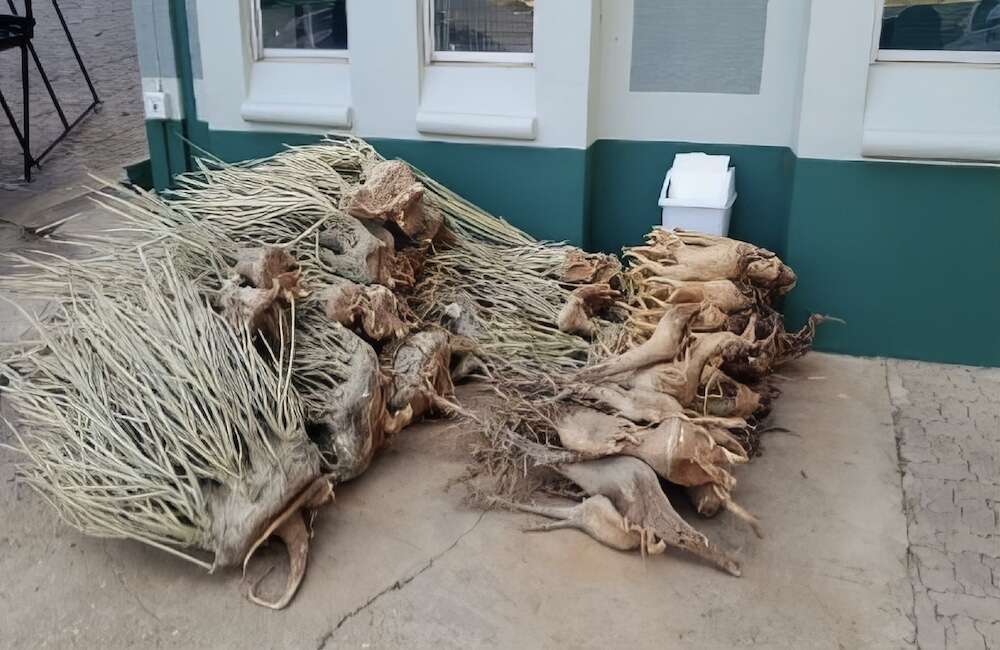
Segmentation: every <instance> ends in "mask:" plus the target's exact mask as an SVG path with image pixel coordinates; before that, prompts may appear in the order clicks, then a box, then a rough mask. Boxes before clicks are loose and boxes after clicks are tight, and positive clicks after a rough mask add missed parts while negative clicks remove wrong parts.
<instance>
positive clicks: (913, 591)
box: [882, 359, 920, 650]
mask: <svg viewBox="0 0 1000 650" xmlns="http://www.w3.org/2000/svg"><path fill="white" fill-rule="evenodd" d="M890 363H891V362H890V361H889V360H888V359H884V360H883V361H882V367H883V368H884V369H885V391H886V396H887V398H888V400H889V416H890V418H891V419H892V432H893V435H894V436H895V438H896V471H897V472H898V473H899V494H900V505H901V506H902V508H903V518H904V519H905V520H906V573H907V576H908V577H909V578H910V611H909V612H908V613H907V614H906V617H907V618H908V619H910V623H912V624H913V638H912V639H907V641H910V642H911V643H913V645H914V646H915V647H916V648H917V650H920V630H919V627H918V623H917V618H918V617H917V586H916V584H915V583H914V580H913V572H914V571H915V570H916V566H915V564H914V562H915V559H916V558H914V557H913V544H912V542H911V541H910V517H911V515H912V513H911V512H910V508H909V507H907V501H906V488H905V486H904V485H903V482H904V479H905V476H906V461H905V460H904V459H903V449H902V447H903V429H902V426H901V425H900V421H899V420H900V416H901V414H902V405H901V404H898V403H897V402H898V401H899V400H900V395H899V392H898V391H899V389H902V390H904V391H905V388H904V387H903V383H902V382H903V378H902V377H895V378H896V379H898V380H899V386H898V387H894V386H893V385H892V380H893V376H892V375H893V369H892V368H891V367H890Z"/></svg>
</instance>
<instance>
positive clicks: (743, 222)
mask: <svg viewBox="0 0 1000 650" xmlns="http://www.w3.org/2000/svg"><path fill="white" fill-rule="evenodd" d="M188 133H189V134H190V137H191V139H192V141H193V144H194V145H195V147H201V148H203V149H205V150H206V151H208V152H211V153H212V154H213V155H215V156H218V157H220V158H222V159H224V160H228V161H236V160H245V159H248V158H259V157H263V156H267V155H270V154H273V153H274V152H276V151H279V150H280V149H281V148H282V146H283V145H286V144H287V145H297V144H306V143H310V142H315V141H316V140H317V139H318V136H315V135H304V134H288V133H262V132H235V131H211V130H209V129H208V127H207V125H204V124H203V123H200V122H195V123H194V124H193V125H189V127H188ZM179 134H180V129H179V128H178V127H176V126H171V125H170V124H166V125H164V124H162V123H160V124H159V129H158V130H153V131H151V135H150V155H151V158H152V162H153V176H154V181H155V182H156V185H157V187H164V186H165V185H163V184H161V183H165V182H166V181H168V180H169V178H170V177H171V176H172V175H173V174H176V173H177V172H178V171H180V169H182V168H183V167H181V168H180V169H178V165H181V164H182V163H183V150H182V149H181V148H180V147H179V146H178V144H177V143H178V142H179ZM172 139H173V140H175V142H174V143H173V144H172V143H171V140H172ZM372 144H373V145H374V146H375V147H376V148H377V149H378V150H379V151H380V152H381V153H382V154H383V155H385V156H386V157H390V158H393V157H399V158H403V159H405V160H407V161H409V162H410V163H412V164H414V165H416V166H417V167H419V168H421V169H423V170H424V171H426V172H427V173H429V174H431V175H432V176H434V177H435V178H436V179H438V180H440V181H441V182H442V183H444V184H446V185H448V186H449V187H451V188H453V189H454V190H456V191H457V192H459V193H461V194H463V195H464V196H466V197H467V198H468V199H470V200H471V201H473V202H475V203H477V204H479V205H482V206H483V207H484V208H485V209H487V210H489V211H491V212H492V213H494V214H496V215H498V216H502V217H504V218H506V219H508V220H509V221H510V222H511V223H513V224H515V225H517V226H518V227H520V228H523V229H524V230H526V231H528V232H530V233H531V234H533V235H535V236H536V237H540V238H543V239H553V240H566V241H569V242H572V243H575V244H582V245H584V246H586V247H588V248H591V249H595V250H598V249H599V250H605V251H618V250H620V249H621V247H622V246H626V245H632V244H636V243H639V242H640V241H641V240H642V237H643V236H644V235H645V234H646V232H648V230H649V229H650V227H651V226H653V225H654V224H656V223H659V218H660V216H659V208H658V207H657V205H656V197H657V195H658V193H659V190H660V185H661V184H662V182H663V174H664V173H665V171H666V169H667V167H668V166H669V165H670V163H671V161H672V160H673V157H674V154H676V153H679V152H684V151H706V152H708V153H726V154H729V155H730V156H731V157H732V161H733V164H734V165H735V166H736V168H737V172H736V183H737V187H736V189H737V192H738V193H739V198H738V200H737V202H736V205H735V206H734V210H733V217H732V224H731V229H730V234H731V235H732V236H734V237H736V238H739V239H744V240H746V241H751V242H753V243H756V244H758V245H761V246H764V247H766V248H769V249H771V250H773V251H775V252H776V253H778V254H779V255H782V257H784V258H785V259H786V261H787V262H788V263H789V264H790V265H791V266H792V267H793V268H794V269H795V270H796V272H797V273H798V275H799V286H798V287H797V288H796V289H795V291H793V292H792V293H791V294H790V295H789V297H788V299H787V301H786V304H785V311H786V315H787V316H788V319H789V323H790V324H793V325H794V324H798V323H801V322H802V321H803V320H804V319H805V317H806V316H807V315H808V314H809V313H812V312H816V313H823V314H829V315H831V316H836V317H839V318H842V319H844V320H845V321H847V324H846V325H841V324H837V323H829V324H827V325H825V326H823V327H822V328H821V330H820V333H819V336H818V338H817V341H816V347H817V349H820V350H829V351H834V352H844V353H848V354H863V355H884V356H893V357H903V358H913V359H923V360H929V361H943V362H953V363H967V364H974V365H995V366H1000V336H998V332H1000V303H998V302H997V301H996V300H995V299H994V294H995V289H994V288H995V287H996V286H997V285H998V284H1000V170H998V169H995V168H981V167H967V166H962V167H960V166H945V165H918V164H906V163H874V162H857V161H829V160H812V159H797V158H796V156H795V155H794V154H793V153H792V152H791V151H790V150H789V149H787V148H784V147H757V146H746V145H708V144H697V143H675V142H631V141H621V140H601V141H598V142H596V143H594V144H593V145H592V146H591V147H590V148H589V149H587V150H586V151H583V150H576V149H543V148H537V147H522V146H498V145H479V144H456V143H445V142H428V141H411V140H388V139H375V140H373V141H372Z"/></svg>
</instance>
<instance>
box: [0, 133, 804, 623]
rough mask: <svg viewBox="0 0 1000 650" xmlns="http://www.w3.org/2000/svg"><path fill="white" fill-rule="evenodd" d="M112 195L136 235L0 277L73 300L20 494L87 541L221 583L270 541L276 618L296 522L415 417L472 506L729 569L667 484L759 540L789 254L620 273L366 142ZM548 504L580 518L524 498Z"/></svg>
mask: <svg viewBox="0 0 1000 650" xmlns="http://www.w3.org/2000/svg"><path fill="white" fill-rule="evenodd" d="M96 200H97V201H98V202H99V203H101V204H102V205H103V206H105V208H107V209H108V210H110V211H112V212H114V213H115V214H117V215H118V216H119V217H121V218H122V219H123V220H124V221H125V222H126V227H125V228H120V229H118V233H117V235H118V236H119V238H116V237H115V236H111V235H109V236H107V237H95V238H91V239H90V240H88V241H87V242H86V245H87V246H90V247H91V248H92V249H93V251H94V253H93V255H91V256H90V257H86V258H84V259H70V258H67V257H59V256H56V255H51V254H50V255H44V256H40V255H34V256H32V255H23V256H20V257H18V258H17V259H18V261H19V262H20V263H22V264H23V265H24V270H25V271H26V273H25V274H22V275H18V276H13V277H9V278H3V279H2V280H0V284H2V285H3V286H4V287H5V288H7V289H9V290H12V291H15V292H18V293H21V294H27V295H31V296H36V297H39V296H42V297H46V298H49V299H52V300H54V301H55V302H56V303H57V306H58V307H59V313H58V315H57V316H56V317H55V318H53V319H49V320H47V321H46V322H40V321H35V326H36V330H37V332H38V337H37V340H34V341H26V342H24V345H22V346H21V347H20V348H18V349H16V350H15V351H13V352H11V353H9V354H7V355H6V356H5V358H4V359H3V361H2V363H3V365H2V366H0V367H2V369H3V370H2V371H3V374H4V376H5V378H6V379H7V380H8V386H6V387H5V388H4V389H3V390H4V391H5V392H7V393H9V394H10V395H11V396H12V401H13V403H14V406H15V410H16V412H17V414H18V418H19V427H18V432H19V433H18V440H19V441H20V448H21V450H22V451H23V452H24V454H25V455H24V462H23V463H22V468H21V473H22V476H23V477H24V478H25V479H26V480H27V481H28V483H29V484H30V485H32V486H33V487H35V488H36V489H37V490H38V491H39V492H40V493H41V494H43V495H44V496H45V498H46V499H47V500H48V501H49V502H50V503H51V504H52V505H53V506H55V508H56V509H57V510H58V511H59V512H60V514H61V515H62V516H63V518H64V519H65V520H66V521H67V522H68V523H70V524H71V525H73V526H75V527H76V528H78V529H80V530H82V531H83V532H85V533H87V534H92V535H98V536H104V537H126V538H131V539H136V540H140V541H143V542H146V543H148V544H151V545H153V546H156V547H157V548H161V549H163V550H165V551H168V552H170V553H173V554H175V555H180V556H181V557H184V558H185V559H188V560H190V561H192V562H194V563H196V564H198V565H199V566H202V567H204V568H207V569H210V570H211V569H213V568H215V567H221V566H227V565H231V564H237V563H239V562H241V561H242V562H243V564H244V570H246V562H247V560H248V559H249V558H250V557H251V556H252V555H253V554H254V552H255V551H256V549H257V548H259V547H260V546H261V545H262V544H263V543H264V542H265V541H266V540H267V539H268V538H269V537H271V536H276V537H279V538H280V539H282V540H283V541H284V543H285V545H286V547H287V549H288V553H289V576H288V584H287V586H286V589H285V592H284V593H283V595H281V596H280V597H278V598H277V599H274V600H267V599H264V598H263V597H261V596H260V595H259V594H258V593H257V586H256V585H255V584H251V585H250V586H249V589H248V595H249V597H250V598H251V600H253V601H254V602H256V603H259V604H263V605H266V606H269V607H283V606H285V605H287V604H288V603H289V602H290V599H291V598H292V596H293V595H294V593H295V590H296V588H297V587H298V585H299V583H300V582H301V580H302V578H303V575H304V573H305V566H306V557H307V553H308V544H309V542H308V540H309V537H310V531H309V530H308V527H307V523H306V522H307V521H308V520H307V519H305V518H303V514H302V513H304V512H309V511H312V510H315V509H317V508H319V507H320V506H321V505H322V504H324V503H326V502H328V501H330V500H332V490H333V488H334V487H335V486H336V485H337V484H339V483H341V482H344V481H349V480H352V479H355V478H357V477H358V476H360V475H361V474H362V473H363V472H364V471H365V470H366V469H367V468H368V466H369V465H370V464H371V462H372V461H373V459H374V458H375V456H376V454H377V453H378V451H379V450H380V449H382V448H384V447H385V446H386V445H387V444H389V442H390V441H391V439H392V437H393V436H394V435H397V434H398V433H399V432H400V431H401V430H402V429H403V428H404V427H406V426H407V425H408V424H410V423H411V422H413V421H415V420H417V419H419V418H422V417H433V416H438V415H445V416H448V415H455V414H463V415H470V417H469V419H468V421H469V423H470V425H472V426H474V427H476V428H478V429H479V432H480V434H481V438H480V439H479V440H478V442H477V444H476V447H475V450H474V459H475V462H474V464H473V467H474V468H475V471H474V472H473V474H474V475H475V476H474V477H473V478H472V479H470V480H469V485H470V487H471V491H472V494H473V496H475V497H483V498H480V499H479V502H480V503H482V504H484V505H486V506H494V505H501V506H504V507H508V508H511V509H516V510H521V511H527V512H533V513H536V514H540V515H542V516H545V517H548V518H550V519H552V520H553V521H552V522H550V523H548V524H545V525H543V526H539V527H537V529H538V530H552V529H556V528H575V529H579V530H582V531H585V532H587V533H588V534H590V535H591V536H592V537H594V538H595V539H597V540H598V541H600V542H602V543H604V544H607V545H609V546H612V547H614V548H618V549H622V550H627V549H639V550H640V551H641V552H642V553H649V554H654V553H659V552H661V551H663V550H664V549H665V548H666V547H668V546H674V547H677V548H680V549H683V550H685V551H687V552H689V553H692V554H694V555H696V556H697V557H700V558H702V559H704V560H705V561H707V562H709V563H710V564H712V565H714V566H717V567H719V568H720V569H723V570H725V571H727V572H729V573H732V574H734V575H739V573H740V567H739V563H738V561H737V560H736V559H735V558H734V557H732V555H731V554H730V553H728V552H726V551H724V550H722V549H720V548H718V547H717V546H716V545H715V544H713V543H711V542H710V541H709V540H708V539H707V538H706V537H705V536H704V535H702V534H700V533H698V532H697V531H696V530H695V529H694V528H692V527H691V526H690V525H689V524H687V523H686V522H684V521H683V519H682V518H681V517H680V516H679V515H678V514H677V512H676V511H675V510H674V508H673V507H672V506H671V504H670V501H669V500H668V498H667V496H666V494H665V493H664V492H663V490H662V489H661V487H660V483H659V481H660V480H661V479H662V480H665V481H669V482H671V483H674V484H676V485H679V486H681V487H682V488H683V489H684V490H686V491H687V493H688V495H689V496H690V497H691V499H692V501H693V502H694V504H695V508H696V510H697V511H698V512H699V513H701V514H703V515H706V516H711V515H714V514H716V513H718V512H721V511H727V512H730V513H732V514H733V515H735V516H736V517H738V518H739V519H740V520H742V521H745V522H746V523H748V524H749V525H750V526H751V527H753V529H754V531H755V532H757V533H758V534H759V533H760V529H761V527H760V524H759V522H758V521H757V519H756V518H755V517H754V516H753V515H751V514H750V513H748V512H747V511H746V510H744V509H743V508H742V507H740V506H739V505H738V504H737V503H736V501H735V500H734V498H733V491H734V489H735V487H736V478H735V476H734V468H735V467H737V466H739V465H743V464H745V463H747V462H748V460H749V459H750V458H751V457H752V456H753V455H754V454H755V453H756V452H757V447H756V440H757V435H756V433H755V430H756V427H757V426H758V422H759V420H760V418H761V417H763V415H764V414H766V412H767V410H768V408H769V404H770V401H771V400H772V399H773V398H774V397H775V396H776V391H775V390H774V388H773V387H772V386H771V385H770V384H769V375H770V374H771V372H772V370H773V369H774V368H775V367H777V366H778V365H780V364H781V363H783V362H785V361H788V360H790V359H792V358H794V357H796V356H798V355H801V354H802V353H804V352H805V351H806V350H807V349H808V347H809V345H810V343H811V341H812V336H813V334H814V331H815V324H816V322H817V321H816V320H814V321H811V322H810V323H809V324H808V325H807V326H806V327H805V328H803V329H802V330H801V331H799V332H795V333H789V332H786V331H785V329H784V325H783V321H782V318H781V316H780V314H779V313H778V312H777V311H776V310H775V309H774V308H773V307H772V301H773V300H774V299H775V298H777V297H778V296H780V295H783V294H784V293H786V292H787V291H788V290H790V289H791V288H792V287H793V286H794V283H795V275H794V273H792V271H791V270H790V269H789V268H788V267H787V266H785V265H784V264H782V263H781V261H780V260H779V259H778V258H777V257H776V256H775V255H774V254H773V253H770V252H768V251H766V250H764V249H760V248H757V247H755V246H752V245H750V244H745V243H742V242H736V241H733V240H730V239H726V238H718V237H709V236H706V235H698V234H694V233H681V232H665V231H660V230H655V231H654V232H653V233H651V234H650V236H649V238H648V241H647V242H646V243H645V244H644V245H642V246H637V247H634V248H631V249H626V251H625V260H626V262H627V267H626V268H625V269H624V270H623V268H622V265H621V263H620V262H619V260H618V259H617V258H616V257H613V256H610V255H604V254H591V253H585V252H583V251H581V250H580V249H578V248H575V247H573V246H568V245H564V244H551V243H544V242H537V241H535V240H533V239H532V238H531V237H529V236H528V235H526V234H525V233H523V232H521V231H520V230H518V229H516V228H514V227H513V226H511V225H510V224H508V223H506V222H505V221H503V220H502V219H498V218H496V217H493V216H492V215H490V214H488V213H486V212H485V211H483V210H482V209H480V208H478V207H477V206H475V205H473V204H471V203H469V202H468V201H466V200H464V199H462V198H461V197H459V196H458V195H456V194H454V193H453V192H451V191H450V190H448V189H447V188H445V187H444V186H443V185H441V184H439V183H437V182H436V181H434V180H433V179H431V178H429V177H428V176H426V175H425V174H423V173H421V172H420V171H419V170H416V169H413V168H411V167H410V166H409V165H407V164H405V163H403V162H401V161H385V160H383V159H382V158H381V157H380V156H379V155H378V154H377V153H376V152H375V151H374V149H372V148H371V147H370V146H369V145H368V144H367V143H365V142H363V141H361V140H358V139H356V138H349V137H348V138H335V137H330V138H327V139H325V140H324V141H323V142H321V143H319V144H316V145H310V146H304V147H292V148H289V149H288V150H287V151H284V152H282V153H280V154H277V155H275V156H273V157H271V158H267V159H263V160H256V161H249V162H246V163H238V164H233V165H230V164H225V163H222V162H221V161H217V160H205V161H200V162H199V163H198V169H197V170H196V171H195V172H193V173H190V174H186V175H182V176H181V177H180V178H179V179H178V183H177V189H175V190H172V191H170V192H167V193H165V195H164V196H159V195H155V194H151V193H146V192H142V191H140V190H134V189H118V190H107V191H102V192H100V193H99V194H98V196H97V199H96ZM122 232H125V233H126V234H131V239H129V238H124V239H122V238H120V235H121V233H122ZM136 239H138V240H139V241H138V242H137V241H136ZM470 379H473V380H479V381H484V382H486V383H487V384H488V385H490V386H491V387H492V388H493V389H494V390H495V391H496V392H497V393H498V394H499V395H500V397H501V398H502V399H503V400H504V406H505V408H499V409H491V410H490V412H489V413H487V414H483V415H479V416H475V415H471V414H469V413H468V412H467V411H466V410H465V409H464V408H463V407H462V406H461V405H460V404H459V403H458V402H457V398H456V396H455V394H454V383H455V382H458V381H463V380H470ZM573 486H575V487H573ZM545 490H547V491H550V492H551V491H556V492H559V493H561V494H563V495H567V494H569V495H574V497H575V499H577V503H575V504H573V505H569V506H561V505H559V506H557V505H546V504H537V503H533V502H532V498H533V495H535V494H536V493H538V492H539V491H545ZM192 549H201V550H202V551H205V552H208V553H210V554H211V558H210V559H208V560H207V559H203V556H200V555H198V552H197V551H193V550H192Z"/></svg>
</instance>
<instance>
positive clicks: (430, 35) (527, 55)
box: [424, 0, 535, 65]
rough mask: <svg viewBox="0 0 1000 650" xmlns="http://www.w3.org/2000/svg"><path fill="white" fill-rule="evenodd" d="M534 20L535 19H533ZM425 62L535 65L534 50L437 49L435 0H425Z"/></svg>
mask: <svg viewBox="0 0 1000 650" xmlns="http://www.w3.org/2000/svg"><path fill="white" fill-rule="evenodd" d="M532 20H533V21H534V19H532ZM531 32H532V50H534V34H535V24H534V22H532V26H531ZM424 62H425V63H427V64H431V63H485V64H502V65H534V63H535V53H534V51H532V52H448V51H444V50H442V51H437V50H436V49H435V43H434V0H424Z"/></svg>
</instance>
